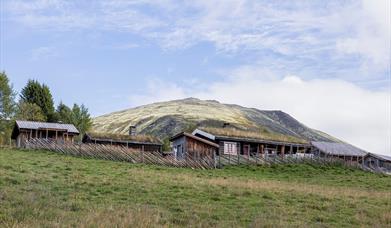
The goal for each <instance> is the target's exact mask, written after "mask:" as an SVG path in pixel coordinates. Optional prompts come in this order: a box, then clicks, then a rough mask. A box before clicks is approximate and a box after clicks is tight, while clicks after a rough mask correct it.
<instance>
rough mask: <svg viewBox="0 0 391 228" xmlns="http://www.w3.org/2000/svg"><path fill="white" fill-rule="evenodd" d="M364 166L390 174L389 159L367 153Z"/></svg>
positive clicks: (388, 157) (390, 158)
mask: <svg viewBox="0 0 391 228" xmlns="http://www.w3.org/2000/svg"><path fill="white" fill-rule="evenodd" d="M364 163H365V166H367V167H369V168H371V169H375V170H379V171H384V172H388V173H391V157H390V156H386V155H381V154H373V153H369V154H367V155H366V156H365V157H364Z"/></svg>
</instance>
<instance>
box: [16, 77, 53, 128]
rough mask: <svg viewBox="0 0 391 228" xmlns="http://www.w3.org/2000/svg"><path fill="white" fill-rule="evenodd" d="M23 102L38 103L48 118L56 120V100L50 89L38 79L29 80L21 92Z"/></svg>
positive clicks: (48, 119)
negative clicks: (54, 100)
mask: <svg viewBox="0 0 391 228" xmlns="http://www.w3.org/2000/svg"><path fill="white" fill-rule="evenodd" d="M20 98H21V102H24V103H31V104H36V105H38V106H39V107H40V108H41V110H42V113H43V114H44V116H45V117H46V120H47V121H49V122H55V121H56V118H55V114H54V102H53V97H52V94H51V92H50V89H49V87H48V86H46V85H45V84H42V85H41V84H40V83H39V82H38V81H36V80H29V81H28V82H27V85H26V86H25V87H24V88H23V89H22V92H21V94H20Z"/></svg>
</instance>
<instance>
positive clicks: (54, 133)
mask: <svg viewBox="0 0 391 228" xmlns="http://www.w3.org/2000/svg"><path fill="white" fill-rule="evenodd" d="M78 135H79V131H78V130H77V129H76V127H75V126H74V125H73V124H62V123H47V122H35V121H23V120H17V121H15V125H14V128H13V130H12V135H11V138H12V139H14V140H16V146H17V147H25V145H26V142H27V141H28V140H30V139H35V138H36V139H47V140H55V141H57V142H73V141H74V137H75V136H78Z"/></svg>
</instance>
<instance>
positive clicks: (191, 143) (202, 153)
mask: <svg viewBox="0 0 391 228" xmlns="http://www.w3.org/2000/svg"><path fill="white" fill-rule="evenodd" d="M216 151H217V148H216V147H214V146H211V145H208V144H206V143H203V142H201V141H198V140H195V139H193V138H190V137H186V152H187V156H190V157H192V158H203V157H213V156H214V153H215V152H216Z"/></svg>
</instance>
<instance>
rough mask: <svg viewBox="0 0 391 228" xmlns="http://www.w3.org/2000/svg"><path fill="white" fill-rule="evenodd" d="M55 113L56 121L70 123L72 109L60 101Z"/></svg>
mask: <svg viewBox="0 0 391 228" xmlns="http://www.w3.org/2000/svg"><path fill="white" fill-rule="evenodd" d="M56 115H57V119H58V121H60V122H62V123H72V110H71V109H70V108H69V107H68V106H66V105H65V104H64V103H62V102H60V104H59V105H58V106H57V110H56Z"/></svg>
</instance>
